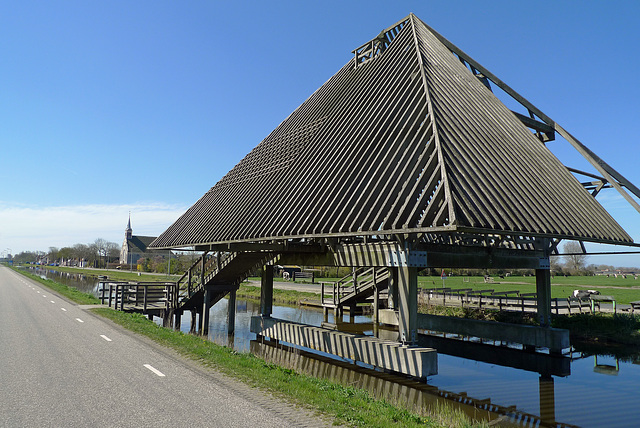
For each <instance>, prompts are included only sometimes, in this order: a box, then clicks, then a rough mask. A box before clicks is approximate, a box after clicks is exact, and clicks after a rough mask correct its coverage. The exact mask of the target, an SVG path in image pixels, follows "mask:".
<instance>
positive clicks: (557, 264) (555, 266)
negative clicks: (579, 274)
mask: <svg viewBox="0 0 640 428" xmlns="http://www.w3.org/2000/svg"><path fill="white" fill-rule="evenodd" d="M549 262H550V264H551V274H552V275H562V273H563V268H564V266H562V261H561V259H560V257H549Z"/></svg>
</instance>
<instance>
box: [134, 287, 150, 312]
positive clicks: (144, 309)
mask: <svg viewBox="0 0 640 428" xmlns="http://www.w3.org/2000/svg"><path fill="white" fill-rule="evenodd" d="M148 289H149V287H148V286H147V285H143V286H142V290H143V291H144V298H143V302H142V308H143V309H142V310H143V313H144V312H147V291H148ZM137 305H138V286H137V285H136V306H137Z"/></svg>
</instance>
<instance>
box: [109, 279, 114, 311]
mask: <svg viewBox="0 0 640 428" xmlns="http://www.w3.org/2000/svg"><path fill="white" fill-rule="evenodd" d="M112 298H113V284H109V307H111V299H112Z"/></svg>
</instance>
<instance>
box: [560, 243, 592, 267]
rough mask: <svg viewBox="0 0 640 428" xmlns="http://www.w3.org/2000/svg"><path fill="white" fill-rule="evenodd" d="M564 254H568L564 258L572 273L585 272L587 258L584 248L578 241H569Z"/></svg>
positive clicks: (564, 248) (565, 245)
mask: <svg viewBox="0 0 640 428" xmlns="http://www.w3.org/2000/svg"><path fill="white" fill-rule="evenodd" d="M563 252H564V253H565V254H568V255H566V256H564V258H565V265H566V267H567V269H569V271H570V272H572V273H577V272H580V271H582V270H584V267H585V265H586V262H587V256H586V255H585V254H583V251H582V247H581V246H580V244H579V243H578V242H577V241H568V242H567V243H565V244H564V247H563Z"/></svg>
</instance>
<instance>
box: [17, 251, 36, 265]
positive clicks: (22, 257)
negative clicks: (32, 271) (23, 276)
mask: <svg viewBox="0 0 640 428" xmlns="http://www.w3.org/2000/svg"><path fill="white" fill-rule="evenodd" d="M37 259H38V254H37V253H36V252H34V251H22V252H21V253H18V254H16V255H15V256H14V257H13V261H14V262H15V263H27V262H28V263H35V262H36V260H37Z"/></svg>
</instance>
